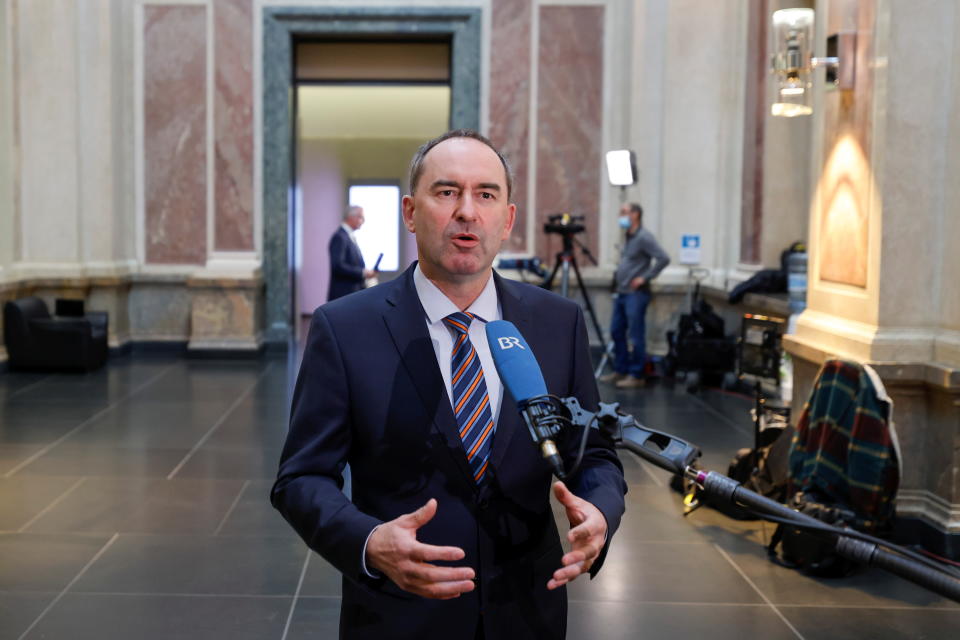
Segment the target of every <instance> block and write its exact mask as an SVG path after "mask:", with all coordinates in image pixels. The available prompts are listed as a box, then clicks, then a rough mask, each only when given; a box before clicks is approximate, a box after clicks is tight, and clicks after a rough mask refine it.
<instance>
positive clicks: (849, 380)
mask: <svg viewBox="0 0 960 640" xmlns="http://www.w3.org/2000/svg"><path fill="white" fill-rule="evenodd" d="M878 391H881V390H878V389H876V388H875V386H874V384H873V381H872V380H871V378H870V376H869V375H868V374H867V371H866V370H865V369H864V367H863V366H862V365H860V364H858V363H856V362H848V361H844V360H828V361H827V362H826V363H825V364H824V365H823V368H822V369H821V370H820V374H819V376H818V377H817V383H816V385H815V386H814V388H813V391H812V393H811V394H810V399H809V400H808V401H807V403H806V405H805V406H804V408H803V413H802V414H801V416H800V420H799V422H798V424H797V430H796V432H795V434H794V436H793V441H792V443H791V445H790V454H789V465H790V469H789V485H788V496H792V495H793V494H794V493H796V492H797V491H803V492H804V493H812V494H815V495H819V496H821V499H823V500H829V501H832V502H834V503H837V504H838V505H845V506H847V507H849V508H850V509H851V510H853V511H854V513H855V514H856V516H857V522H856V523H853V524H854V526H856V527H857V528H858V529H861V530H863V531H870V532H872V531H878V530H884V529H886V528H888V526H889V525H891V523H892V519H893V515H894V498H895V497H896V494H897V487H898V486H899V484H900V470H899V463H898V460H897V454H896V445H895V435H894V434H893V433H892V431H891V428H890V427H889V419H890V411H891V407H890V403H889V401H888V400H887V399H886V398H885V396H881V393H880V392H878Z"/></svg>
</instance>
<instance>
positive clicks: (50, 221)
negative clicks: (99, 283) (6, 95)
mask: <svg viewBox="0 0 960 640" xmlns="http://www.w3.org/2000/svg"><path fill="white" fill-rule="evenodd" d="M12 8H13V9H14V11H13V12H12V13H13V16H14V20H15V23H14V24H15V27H14V28H15V29H16V36H15V46H16V54H15V60H14V63H15V65H16V67H15V74H16V78H17V83H16V86H17V93H16V100H17V101H18V104H17V106H16V115H17V121H16V123H15V126H16V127H17V131H18V134H17V138H18V142H19V151H20V153H19V158H18V162H19V189H18V193H19V203H18V206H19V208H20V211H21V215H20V216H19V217H18V220H19V225H20V238H19V241H20V243H21V247H20V255H19V259H20V260H21V261H23V262H27V263H76V261H77V260H78V258H79V257H80V256H79V246H78V244H79V243H78V224H79V222H80V221H79V207H78V194H79V167H78V156H77V154H78V143H79V135H80V132H79V127H78V124H79V123H78V122H77V93H76V92H77V74H78V60H77V57H76V56H75V55H73V54H72V53H71V54H70V55H65V54H64V52H65V51H66V52H73V51H75V49H76V46H77V29H76V21H77V6H76V3H74V2H72V1H71V0H51V1H50V2H22V1H17V2H15V4H14V5H12Z"/></svg>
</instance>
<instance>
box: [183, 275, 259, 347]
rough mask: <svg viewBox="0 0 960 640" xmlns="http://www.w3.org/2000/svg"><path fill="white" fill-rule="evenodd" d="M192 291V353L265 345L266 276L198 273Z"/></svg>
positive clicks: (191, 284) (188, 345) (192, 282)
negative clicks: (225, 275)
mask: <svg viewBox="0 0 960 640" xmlns="http://www.w3.org/2000/svg"><path fill="white" fill-rule="evenodd" d="M187 287H188V289H189V290H190V297H191V308H190V341H189V343H188V344H187V350H188V351H189V352H192V353H195V354H199V353H204V354H209V353H210V352H217V351H222V352H224V353H226V352H230V353H231V354H233V355H235V354H236V353H237V352H250V353H251V354H254V353H257V352H259V351H260V348H261V346H262V345H263V335H262V327H263V278H262V277H261V276H260V275H259V274H256V275H253V276H250V277H243V278H231V277H223V276H196V277H193V278H190V279H189V280H188V281H187Z"/></svg>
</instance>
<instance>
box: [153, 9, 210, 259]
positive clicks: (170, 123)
mask: <svg viewBox="0 0 960 640" xmlns="http://www.w3.org/2000/svg"><path fill="white" fill-rule="evenodd" d="M143 11H144V25H143V30H144V31H143V38H144V45H143V51H144V54H143V56H144V58H143V85H144V86H143V101H144V104H143V110H144V117H143V123H144V124H143V127H144V134H143V155H144V185H145V186H144V192H145V193H144V200H145V217H146V219H145V243H146V261H147V262H148V263H155V264H159V263H167V264H198V265H200V264H204V263H205V262H206V258H207V214H206V212H207V161H208V159H207V156H206V154H207V142H206V140H207V138H206V136H207V99H206V88H207V66H206V57H207V53H206V51H207V49H206V46H207V45H206V38H207V26H206V21H207V19H208V18H209V16H208V15H207V9H206V8H205V7H196V6H155V5H147V6H145V7H144V9H143Z"/></svg>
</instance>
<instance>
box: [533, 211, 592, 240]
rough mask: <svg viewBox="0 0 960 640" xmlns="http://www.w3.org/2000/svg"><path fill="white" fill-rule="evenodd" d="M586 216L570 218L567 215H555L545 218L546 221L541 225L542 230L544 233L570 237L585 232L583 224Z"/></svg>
mask: <svg viewBox="0 0 960 640" xmlns="http://www.w3.org/2000/svg"><path fill="white" fill-rule="evenodd" d="M585 219H586V216H572V215H570V214H569V213H556V214H554V215H552V216H547V221H546V222H544V223H543V230H544V232H546V233H558V234H560V235H564V236H572V235H573V234H575V233H580V232H581V231H586V229H587V227H586V226H585V225H584V224H583V222H584V220H585Z"/></svg>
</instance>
